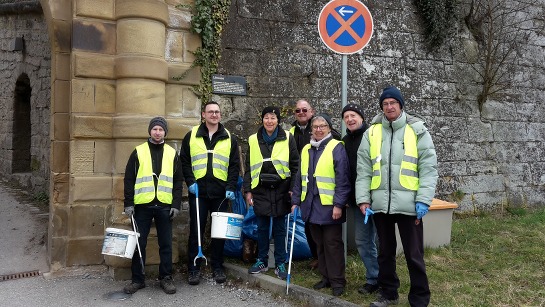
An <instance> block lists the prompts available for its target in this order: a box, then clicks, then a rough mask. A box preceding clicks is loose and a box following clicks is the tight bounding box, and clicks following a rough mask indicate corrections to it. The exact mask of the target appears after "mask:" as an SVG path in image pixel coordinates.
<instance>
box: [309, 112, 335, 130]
mask: <svg viewBox="0 0 545 307" xmlns="http://www.w3.org/2000/svg"><path fill="white" fill-rule="evenodd" d="M317 118H323V119H324V120H325V121H326V122H327V124H328V125H329V129H331V130H333V124H332V122H331V117H329V115H327V114H325V113H321V114H318V115H316V116H314V117H313V118H312V121H313V122H314V120H315V119H317Z"/></svg>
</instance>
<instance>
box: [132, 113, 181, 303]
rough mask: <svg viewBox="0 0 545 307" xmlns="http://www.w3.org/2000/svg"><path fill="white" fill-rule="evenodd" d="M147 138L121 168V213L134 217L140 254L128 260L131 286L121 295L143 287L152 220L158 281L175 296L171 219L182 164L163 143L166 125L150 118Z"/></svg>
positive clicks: (176, 208) (178, 196) (175, 208)
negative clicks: (156, 242) (122, 173)
mask: <svg viewBox="0 0 545 307" xmlns="http://www.w3.org/2000/svg"><path fill="white" fill-rule="evenodd" d="M148 132H149V135H150V138H149V139H148V141H147V142H146V143H143V144H141V145H139V146H137V147H136V149H135V150H134V151H133V152H132V154H131V156H130V157H129V161H128V162H127V166H126V168H125V178H124V196H125V200H124V205H125V210H124V211H125V213H126V214H127V215H128V216H129V217H134V220H135V223H136V226H137V229H138V232H139V233H140V237H139V238H138V243H139V246H140V251H141V254H142V261H141V262H140V259H139V257H140V256H139V254H138V253H134V256H133V258H132V265H131V271H132V278H131V283H130V284H129V285H127V286H126V287H125V288H124V289H123V291H124V292H125V293H127V294H132V293H135V292H136V291H138V290H139V289H142V288H144V287H145V286H146V284H145V276H144V273H143V272H144V270H143V268H142V264H143V265H145V264H146V245H147V242H148V234H149V232H150V228H151V222H152V220H153V221H154V222H155V228H156V229H157V241H158V243H159V259H160V263H159V280H160V286H161V288H163V290H164V291H165V293H167V294H174V293H176V287H175V286H174V283H173V281H172V274H173V271H172V219H174V218H175V217H176V216H177V215H178V213H179V212H180V206H181V204H182V189H183V180H184V178H183V173H182V163H181V161H180V160H179V157H178V154H177V153H176V150H175V149H174V148H172V147H171V146H170V145H168V144H166V143H165V136H166V135H167V133H168V126H167V121H166V120H165V119H164V118H162V117H155V118H153V119H152V120H151V121H150V123H149V127H148Z"/></svg>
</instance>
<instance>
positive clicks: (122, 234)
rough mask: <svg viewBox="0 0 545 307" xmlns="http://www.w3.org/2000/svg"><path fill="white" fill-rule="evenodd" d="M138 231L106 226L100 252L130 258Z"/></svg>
mask: <svg viewBox="0 0 545 307" xmlns="http://www.w3.org/2000/svg"><path fill="white" fill-rule="evenodd" d="M137 236H140V234H139V233H137V232H134V231H130V230H125V229H117V228H106V234H105V235H104V244H103V245H102V254H103V255H110V256H117V257H122V258H129V259H132V256H133V254H134V250H135V247H136V240H137Z"/></svg>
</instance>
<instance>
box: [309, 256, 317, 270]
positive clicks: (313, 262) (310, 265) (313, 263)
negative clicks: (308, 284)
mask: <svg viewBox="0 0 545 307" xmlns="http://www.w3.org/2000/svg"><path fill="white" fill-rule="evenodd" d="M308 266H309V268H310V269H311V270H314V269H316V268H317V267H318V259H312V261H310V263H309V265H308Z"/></svg>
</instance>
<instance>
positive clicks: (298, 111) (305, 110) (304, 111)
mask: <svg viewBox="0 0 545 307" xmlns="http://www.w3.org/2000/svg"><path fill="white" fill-rule="evenodd" d="M301 112H303V113H307V112H308V109H307V108H302V109H295V113H297V114H299V113H301Z"/></svg>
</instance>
